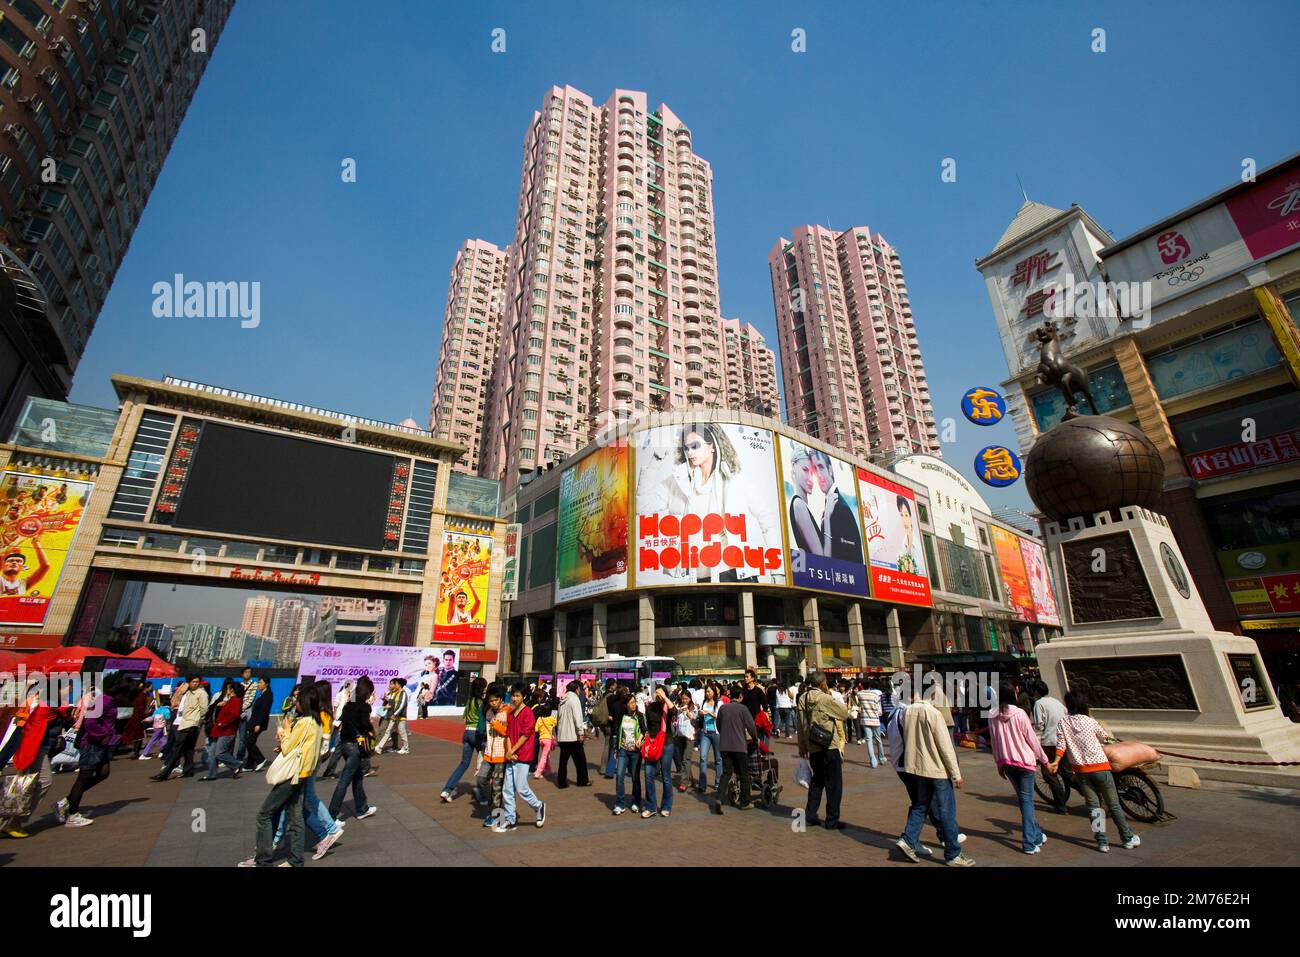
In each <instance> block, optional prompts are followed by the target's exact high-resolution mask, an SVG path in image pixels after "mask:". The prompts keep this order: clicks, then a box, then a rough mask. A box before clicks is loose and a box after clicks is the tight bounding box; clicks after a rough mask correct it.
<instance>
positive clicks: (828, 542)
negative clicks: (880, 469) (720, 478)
mask: <svg viewBox="0 0 1300 957" xmlns="http://www.w3.org/2000/svg"><path fill="white" fill-rule="evenodd" d="M779 442H780V447H781V468H782V474H783V475H784V481H783V483H782V494H783V498H784V507H785V518H786V528H787V530H788V535H789V542H788V544H789V546H790V578H791V582H792V584H794V585H798V586H801V587H804V588H818V589H822V590H824V591H834V592H840V593H841V594H845V595H860V596H863V597H865V596H868V595H870V594H871V587H870V584H869V583H868V580H867V566H866V561H865V559H864V557H863V550H862V518H861V515H860V512H859V510H858V490H857V482H855V481H854V480H853V466H852V465H850V464H849V463H848V462H844V461H842V460H840V459H837V458H835V457H834V456H831V455H828V454H827V453H825V452H822V451H820V450H819V449H814V448H810V447H808V446H806V445H803V444H802V443H800V442H796V441H795V440H794V439H791V438H787V437H786V436H784V435H783V436H781V437H780V439H779Z"/></svg>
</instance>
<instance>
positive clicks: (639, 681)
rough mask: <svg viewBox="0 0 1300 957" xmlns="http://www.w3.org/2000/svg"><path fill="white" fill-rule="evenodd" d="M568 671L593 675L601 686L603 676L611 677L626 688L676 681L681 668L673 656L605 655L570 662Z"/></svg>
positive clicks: (572, 673) (580, 674)
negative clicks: (626, 686) (625, 685)
mask: <svg viewBox="0 0 1300 957" xmlns="http://www.w3.org/2000/svg"><path fill="white" fill-rule="evenodd" d="M568 673H569V674H571V675H577V676H579V677H581V676H582V675H591V674H594V675H595V676H596V682H597V683H598V684H602V685H603V684H604V683H605V679H606V678H614V679H616V680H618V681H620V682H622V683H624V684H627V685H628V686H629V687H646V686H648V685H650V684H651V683H654V684H664V683H665V682H674V683H675V682H676V681H677V680H678V679H679V678H681V676H682V674H683V671H682V666H681V665H679V664H678V663H677V662H676V661H675V660H674V659H672V658H664V657H660V656H642V655H634V656H627V657H624V656H623V655H606V656H605V657H604V658H584V659H580V660H577V661H570V662H569V669H568Z"/></svg>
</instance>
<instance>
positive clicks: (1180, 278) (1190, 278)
mask: <svg viewBox="0 0 1300 957" xmlns="http://www.w3.org/2000/svg"><path fill="white" fill-rule="evenodd" d="M1204 275H1205V267H1204V266H1193V267H1192V268H1191V269H1185V270H1183V271H1182V272H1180V273H1179V274H1178V275H1177V276H1170V277H1169V285H1171V286H1176V285H1178V284H1179V283H1180V282H1196V280H1198V279H1200V278H1201V277H1202V276H1204Z"/></svg>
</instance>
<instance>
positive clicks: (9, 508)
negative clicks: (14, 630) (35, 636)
mask: <svg viewBox="0 0 1300 957" xmlns="http://www.w3.org/2000/svg"><path fill="white" fill-rule="evenodd" d="M94 487H95V486H94V483H92V482H77V481H65V480H63V479H59V478H50V477H48V476H44V475H28V474H27V473H24V472H15V471H12V470H9V469H6V470H5V471H4V472H3V473H0V511H2V512H3V515H4V517H3V519H0V545H2V546H3V553H2V555H0V624H2V625H43V624H45V616H46V614H47V613H48V612H49V608H50V601H51V600H52V599H53V597H54V590H55V589H56V588H57V587H58V584H59V579H60V578H61V577H62V575H63V566H64V564H65V562H66V561H67V558H68V550H69V549H70V548H72V540H73V538H74V537H76V534H77V528H78V526H79V525H80V524H81V516H82V515H83V514H85V511H86V503H87V502H88V501H89V500H90V492H91V489H93V488H94Z"/></svg>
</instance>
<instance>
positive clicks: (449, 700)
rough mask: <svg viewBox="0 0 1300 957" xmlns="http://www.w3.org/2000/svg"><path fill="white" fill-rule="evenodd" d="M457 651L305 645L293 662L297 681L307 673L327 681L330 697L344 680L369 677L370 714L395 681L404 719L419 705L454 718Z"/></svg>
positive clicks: (412, 715)
mask: <svg viewBox="0 0 1300 957" xmlns="http://www.w3.org/2000/svg"><path fill="white" fill-rule="evenodd" d="M459 668H460V652H459V650H458V649H456V648H438V647H433V648H428V647H425V648H421V647H419V646H415V645H336V644H333V643H324V642H314V641H309V642H307V643H306V644H305V645H303V646H302V658H301V659H299V664H298V681H299V682H300V683H301V682H302V680H303V678H304V676H307V675H311V676H312V677H313V678H314V680H316V681H328V682H329V683H330V686H331V688H332V690H333V692H334V693H335V694H337V693H338V691H339V689H340V688H342V687H343V682H345V681H351V682H352V684H353V686H354V687H355V685H356V682H357V679H358V678H360V677H361V676H362V675H368V676H369V677H370V680H371V681H373V682H374V684H375V700H374V702H373V704H372V705H371V711H370V713H371V714H372V715H375V716H379V715H382V714H383V712H384V695H386V694H388V682H389V681H391V680H392V679H393V678H397V679H399V680H400V681H401V682H402V684H403V685H404V686H405V688H406V694H407V701H406V716H407V717H408V718H418V717H420V715H421V705H422V704H423V710H424V713H425V714H428V715H433V716H435V717H438V716H447V715H458V714H460V713H461V709H460V708H458V707H456V692H457V691H458V690H459V689H458V684H459V678H458V676H457V674H456V672H457V670H458V669H459Z"/></svg>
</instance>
